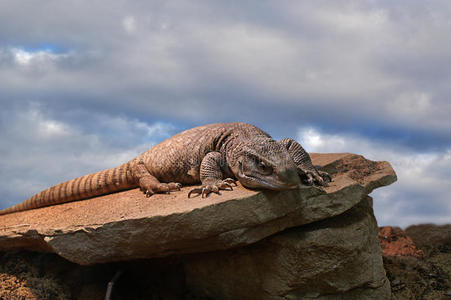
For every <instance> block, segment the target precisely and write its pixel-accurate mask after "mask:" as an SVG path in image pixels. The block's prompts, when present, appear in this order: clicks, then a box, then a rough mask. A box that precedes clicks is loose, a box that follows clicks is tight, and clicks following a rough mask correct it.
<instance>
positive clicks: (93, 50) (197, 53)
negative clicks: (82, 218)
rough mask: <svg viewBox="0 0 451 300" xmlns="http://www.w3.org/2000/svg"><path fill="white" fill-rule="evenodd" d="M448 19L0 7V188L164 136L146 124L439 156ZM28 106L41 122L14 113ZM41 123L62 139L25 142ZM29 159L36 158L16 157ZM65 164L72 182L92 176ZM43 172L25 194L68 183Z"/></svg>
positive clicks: (355, 4) (192, 5)
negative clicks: (319, 135) (351, 140)
mask: <svg viewBox="0 0 451 300" xmlns="http://www.w3.org/2000/svg"><path fill="white" fill-rule="evenodd" d="M450 16H451V5H450V4H449V3H448V2H447V1H429V2H423V1H409V3H408V4H407V3H405V2H402V3H398V2H393V1H315V2H307V1H289V2H284V3H283V4H281V3H279V2H261V1H258V2H253V3H252V2H249V3H243V2H238V1H228V2H224V1H208V2H207V1H194V2H193V1H191V2H189V3H188V2H184V1H171V2H168V1H150V2H149V1H147V2H146V1H134V2H129V1H115V2H111V3H110V2H108V3H106V2H104V1H96V2H92V1H89V2H88V1H65V2H43V3H38V2H27V3H22V2H9V3H6V2H1V3H0V37H1V38H0V89H1V90H2V94H1V95H0V104H1V105H2V107H3V113H2V115H1V116H2V120H1V123H0V124H1V127H0V129H1V132H0V136H1V137H2V144H1V147H2V154H3V156H4V157H5V158H8V159H6V160H5V161H4V162H3V163H5V164H7V166H8V168H3V170H6V169H7V170H8V172H12V173H13V174H15V176H12V177H11V176H8V174H7V173H8V172H6V171H2V173H0V174H2V178H0V179H3V180H4V181H5V178H9V180H18V179H17V178H20V175H19V173H17V172H16V171H15V170H16V169H17V170H23V168H25V166H27V167H28V168H29V169H30V170H33V171H32V172H31V173H30V174H37V173H33V172H38V173H39V170H40V169H43V167H42V165H43V164H44V162H46V163H48V162H49V161H50V157H52V156H53V155H56V157H58V161H59V160H64V155H63V154H62V153H63V152H64V151H69V152H70V151H71V150H73V149H76V151H77V152H78V153H85V155H89V153H92V152H98V153H103V154H105V153H106V152H108V154H105V155H104V156H106V157H109V156H110V155H111V157H115V156H120V153H122V152H121V151H132V150H130V149H138V148H139V149H141V148H142V147H144V144H145V141H144V140H145V139H150V141H151V142H158V141H160V140H161V139H163V138H164V135H153V134H151V135H149V134H147V133H146V130H144V129H142V128H144V127H145V126H150V127H154V126H156V125H155V124H163V125H162V126H163V127H164V128H165V132H168V134H170V133H173V132H175V131H177V130H181V129H185V128H188V127H191V126H195V125H198V124H204V123H208V122H219V121H236V120H243V121H248V122H251V123H254V124H256V125H258V126H260V127H262V128H264V129H265V130H267V131H269V132H270V133H272V134H273V135H274V136H276V137H284V136H295V135H296V134H297V133H298V128H301V127H302V128H304V127H306V126H314V127H315V128H319V129H321V132H323V133H325V134H329V135H334V134H335V135H341V136H347V135H353V136H359V137H360V138H362V139H369V140H372V141H375V142H377V143H383V144H384V145H387V147H389V148H392V149H395V150H396V151H400V153H402V151H404V152H409V153H417V154H419V153H435V154H436V155H440V154H442V155H445V153H448V152H447V151H449V149H450V148H451V139H450V136H451V119H450V118H449V116H450V115H451V103H450V102H449V101H448V95H449V94H451V87H450V85H449V82H450V79H451V78H450V77H451V76H450V75H451V65H450V63H449V61H451V33H450V32H451V31H450V30H449V29H450V27H451V22H450V21H449V20H450ZM30 103H31V104H30ZM30 105H31V106H30ZM33 105H35V106H33ZM33 107H34V108H33ZM36 107H38V108H36ZM33 109H34V111H38V112H39V114H40V115H39V114H38V115H39V117H36V116H35V118H33V117H32V116H31V115H27V113H28V114H30V113H31V112H30V111H33ZM27 118H28V119H27ZM42 120H50V121H49V122H50V123H49V124H52V122H53V124H54V125H55V124H57V125H56V127H55V128H59V129H61V128H63V129H64V130H67V132H66V134H68V135H59V136H57V137H56V136H52V138H49V137H46V138H45V137H42V136H40V138H39V139H38V138H37V137H39V134H38V133H37V132H36V130H37V129H36V128H39V126H41V125H42V124H41V123H42V122H44V121H42ZM40 122H41V123H40ZM39 124H41V125H39ZM44 124H46V123H45V122H44ZM131 124H132V125H131ZM137 124H141V125H137ZM149 124H150V125H149ZM170 124H172V125H170ZM60 125H61V126H62V127H58V126H60ZM49 126H53V125H49ZM143 126H144V127H143ZM171 126H172V127H171ZM49 128H51V127H49ZM63 129H61V130H63ZM55 130H56V129H55ZM128 130H131V131H133V132H132V133H130V134H129V133H128ZM111 136H115V137H116V139H115V140H113V139H111ZM80 143H81V144H84V143H85V144H86V145H88V146H80ZM77 145H78V146H77ZM27 147H30V148H32V149H34V155H36V157H39V159H37V161H36V162H30V161H29V160H26V161H21V159H20V158H19V156H16V155H15V153H20V151H17V149H26V148H27ZM57 150H58V151H61V152H58V153H59V154H55V153H56V152H55V151H57ZM395 150H393V151H395ZM105 151H106V152H105ZM337 151H338V150H337ZM359 151H360V152H361V151H365V149H363V148H362V149H359V148H358V147H356V148H355V152H359ZM132 152H133V151H132ZM135 152H136V151H135ZM118 153H119V154H118ZM127 153H131V152H127ZM103 154H102V155H103ZM102 155H101V156H102ZM41 156H42V157H41ZM382 159H383V158H382ZM393 159H394V160H399V159H400V157H395V156H393ZM94 160H95V159H94ZM39 161H41V162H42V164H41V163H40V162H39ZM437 162H438V161H437ZM17 165H18V166H19V167H18V168H17V167H16V166H17ZM64 165H65V166H71V167H70V168H71V169H72V166H73V165H74V166H73V168H74V170H77V172H76V173H77V174H79V173H86V172H87V171H91V170H92V169H94V168H96V167H104V165H97V164H94V163H93V164H91V163H90V162H86V163H83V164H80V161H77V160H70V159H69V160H67V161H65V162H64ZM55 168H56V167H55ZM82 169H83V170H82ZM78 171H80V172H78ZM83 171H86V172H83ZM15 172H16V173H15ZM46 172H47V173H48V174H49V175H48V176H49V178H48V179H46V180H44V181H40V183H36V182H35V181H33V176H31V177H29V179H27V182H26V183H24V182H23V180H22V185H23V184H29V185H33V187H38V186H39V187H42V186H44V185H45V184H48V183H50V182H51V181H52V180H51V178H53V179H54V180H53V181H56V179H55V178H58V179H61V177H62V176H64V174H65V173H64V172H62V171H61V170H59V171H58V170H53V169H51V168H50V169H48V168H47V169H46ZM50 172H52V173H50ZM74 172H75V171H74ZM433 172H434V173H435V174H438V173H439V172H440V174H442V175H443V174H445V176H449V172H448V173H447V172H446V170H443V169H440V170H439V169H436V170H434V171H433ZM70 175H76V174H75V173H70V174H67V176H68V177H69V176H70ZM43 176H44V175H43ZM434 176H435V175H434ZM437 176H438V175H437ZM11 178H12V179H11ZM434 178H436V177H434ZM437 178H438V177H437ZM416 180H420V178H417V179H416ZM408 188H409V187H407V186H406V187H403V190H401V189H400V190H399V194H402V191H407V190H408ZM425 189H426V190H427V188H425ZM2 190H3V191H4V193H5V194H7V193H9V194H7V195H13V194H14V191H10V189H8V187H7V186H5V185H4V186H3V187H2ZM29 190H33V188H31V187H30V188H29ZM11 193H12V194H11ZM14 195H16V196H14V197H15V198H14V197H13V198H14V199H16V198H18V197H19V196H17V194H14ZM387 197H388V196H387ZM390 197H394V196H390ZM390 197H388V198H387V199H390V201H391V200H393V198H390ZM397 197H398V196H397ZM406 197H407V196H406ZM434 197H436V198H437V199H438V198H440V197H442V196H438V195H436V196H434ZM440 199H442V198H440ZM387 201H388V200H387ZM417 203H418V205H419V203H420V202H419V201H418V202H417Z"/></svg>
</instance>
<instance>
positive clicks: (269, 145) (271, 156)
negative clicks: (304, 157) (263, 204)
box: [232, 139, 301, 190]
mask: <svg viewBox="0 0 451 300" xmlns="http://www.w3.org/2000/svg"><path fill="white" fill-rule="evenodd" d="M241 150H242V151H240V153H239V155H238V158H237V159H236V160H235V163H234V164H233V166H232V171H233V173H234V175H235V177H236V178H237V179H238V180H239V181H240V182H241V184H242V185H243V186H245V187H248V188H256V189H270V190H288V189H295V188H297V187H298V186H299V184H300V183H301V181H300V178H299V175H298V172H297V167H296V165H295V164H294V162H293V159H292V158H291V156H290V154H289V153H288V151H287V150H286V148H285V147H283V146H282V145H280V144H279V143H277V142H276V141H274V140H273V139H264V140H256V141H254V142H252V143H246V145H245V146H243V148H242V149H241Z"/></svg>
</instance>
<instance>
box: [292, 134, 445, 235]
mask: <svg viewBox="0 0 451 300" xmlns="http://www.w3.org/2000/svg"><path fill="white" fill-rule="evenodd" d="M297 138H298V140H299V141H300V142H301V144H302V145H303V146H304V147H305V149H306V150H307V151H309V152H326V153H327V152H351V153H357V154H362V155H364V156H365V157H366V158H368V159H371V160H378V161H380V160H386V161H388V162H390V163H391V165H392V166H393V168H394V169H395V171H396V173H397V175H398V181H397V182H396V183H394V184H393V185H391V186H389V187H385V188H382V189H379V190H376V191H374V192H373V193H372V196H373V197H374V210H375V214H376V217H377V220H378V222H379V225H398V226H403V227H406V226H408V225H410V224H419V223H425V222H434V223H450V222H451V202H450V201H449V195H448V192H447V191H446V190H445V189H446V187H448V186H451V176H450V175H451V172H450V171H449V170H450V169H451V149H448V150H447V151H445V152H429V153H417V152H413V151H411V150H409V149H407V148H404V147H393V145H391V144H387V143H386V142H380V141H373V140H371V139H369V138H366V137H361V136H355V135H350V134H327V133H323V132H321V131H319V130H317V129H315V128H312V127H307V128H300V129H299V131H298V135H297Z"/></svg>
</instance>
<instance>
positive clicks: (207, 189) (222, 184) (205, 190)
mask: <svg viewBox="0 0 451 300" xmlns="http://www.w3.org/2000/svg"><path fill="white" fill-rule="evenodd" d="M231 183H234V184H235V185H236V181H235V180H234V179H232V178H227V179H224V180H218V181H217V182H216V183H214V184H207V185H202V187H200V188H194V189H192V190H191V191H189V192H188V198H190V197H191V194H193V193H194V194H197V195H201V197H202V198H206V197H208V195H210V193H215V194H218V195H221V192H220V190H227V191H233V187H232V185H231Z"/></svg>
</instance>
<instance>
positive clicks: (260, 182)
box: [238, 162, 299, 191]
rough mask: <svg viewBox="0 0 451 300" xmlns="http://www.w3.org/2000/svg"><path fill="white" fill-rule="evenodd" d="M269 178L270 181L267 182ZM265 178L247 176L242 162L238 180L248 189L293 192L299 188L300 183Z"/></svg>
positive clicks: (271, 177) (270, 177) (272, 177)
mask: <svg viewBox="0 0 451 300" xmlns="http://www.w3.org/2000/svg"><path fill="white" fill-rule="evenodd" d="M265 177H268V180H265ZM265 177H263V178H257V177H255V176H251V175H246V174H245V172H244V169H243V165H242V164H241V162H240V163H239V168H238V180H239V181H240V182H241V184H242V185H244V186H245V187H247V188H254V189H269V190H275V191H283V190H292V189H296V188H298V187H299V183H290V184H287V183H286V182H283V181H280V180H277V179H275V178H274V176H265Z"/></svg>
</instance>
